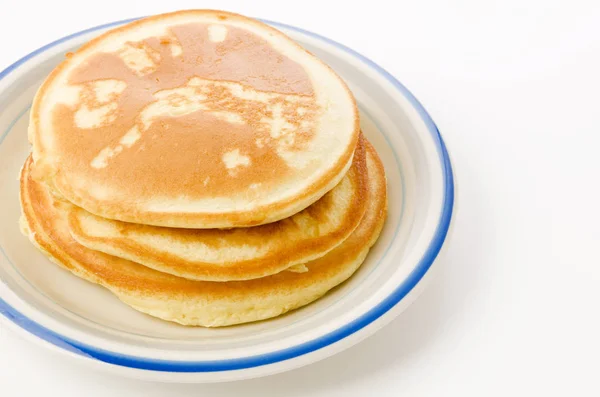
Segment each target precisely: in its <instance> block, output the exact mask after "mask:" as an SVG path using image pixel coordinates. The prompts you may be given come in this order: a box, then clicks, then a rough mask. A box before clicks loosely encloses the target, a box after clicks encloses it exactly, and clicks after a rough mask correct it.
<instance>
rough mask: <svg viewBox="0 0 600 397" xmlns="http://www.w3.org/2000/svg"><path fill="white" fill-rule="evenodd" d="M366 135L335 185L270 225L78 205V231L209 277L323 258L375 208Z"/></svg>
mask: <svg viewBox="0 0 600 397" xmlns="http://www.w3.org/2000/svg"><path fill="white" fill-rule="evenodd" d="M367 184H368V181H367V169H366V156H365V150H364V144H363V139H361V140H360V142H359V145H358V147H357V149H356V152H355V155H354V160H353V165H352V167H350V170H349V171H348V173H347V174H346V176H345V177H344V179H342V181H341V182H340V183H339V184H338V185H337V186H336V187H335V188H333V190H331V191H330V192H328V193H327V194H326V195H325V196H323V197H322V198H321V199H320V200H319V201H317V202H316V203H315V204H313V205H311V206H310V207H308V208H306V209H305V210H303V211H301V212H299V213H297V214H295V215H293V216H291V217H289V218H286V219H282V220H280V221H278V222H274V223H269V224H267V225H261V226H254V227H247V228H235V229H229V230H221V229H174V228H166V227H160V226H148V225H139V224H135V223H128V222H121V221H115V220H111V219H106V218H102V217H99V216H96V215H93V214H91V213H90V212H87V211H86V210H84V209H81V208H79V207H75V206H73V210H72V211H71V213H70V215H69V229H70V231H71V235H72V236H73V237H74V238H75V240H77V242H79V243H80V244H82V245H84V246H86V247H88V248H90V249H93V250H97V251H102V252H104V253H107V254H110V255H114V256H118V257H120V258H124V259H129V260H132V261H134V262H138V263H141V264H142V265H145V266H148V267H151V268H153V269H156V270H158V271H161V272H164V273H170V274H173V275H175V276H179V277H184V278H189V279H193V280H205V281H233V280H249V279H253V278H260V277H265V276H269V275H271V274H275V273H279V272H280V271H282V270H285V269H290V268H291V267H293V266H294V268H292V269H291V270H295V271H305V270H306V269H305V268H304V267H303V266H301V264H303V263H305V262H308V261H310V260H313V259H316V258H319V257H321V256H323V255H325V254H326V253H327V252H329V251H331V250H332V249H334V248H335V247H336V246H338V245H339V244H341V243H342V242H343V241H344V240H345V239H346V238H348V236H349V235H350V234H351V233H352V231H353V230H354V229H355V228H356V227H357V226H358V224H359V222H360V219H361V218H362V216H363V214H364V213H365V210H366V208H367V203H366V200H365V197H366V194H367V189H368V185H367Z"/></svg>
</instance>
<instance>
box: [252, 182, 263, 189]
mask: <svg viewBox="0 0 600 397" xmlns="http://www.w3.org/2000/svg"><path fill="white" fill-rule="evenodd" d="M261 185H262V183H252V184H250V189H258V188H259V187H260V186H261Z"/></svg>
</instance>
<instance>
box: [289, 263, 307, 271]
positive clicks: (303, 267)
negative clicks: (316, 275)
mask: <svg viewBox="0 0 600 397" xmlns="http://www.w3.org/2000/svg"><path fill="white" fill-rule="evenodd" d="M285 270H287V271H288V272H292V273H306V272H307V271H308V267H307V266H306V265H305V264H302V263H301V264H299V265H294V266H292V267H288V268H287V269H285Z"/></svg>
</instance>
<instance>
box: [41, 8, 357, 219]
mask: <svg viewBox="0 0 600 397" xmlns="http://www.w3.org/2000/svg"><path fill="white" fill-rule="evenodd" d="M358 126H359V124H358V111H357V108H356V103H355V101H354V98H353V96H352V94H351V93H350V91H349V90H348V87H347V86H346V84H345V83H344V82H343V81H342V80H341V79H340V78H339V77H338V76H337V75H336V74H335V73H334V72H333V71H332V69H331V68H329V67H328V66H327V65H325V64H324V63H322V62H321V61H320V60H318V59H317V58H316V57H314V56H313V55H311V54H309V53H308V52H307V51H305V50H304V49H303V48H302V47H300V46H299V45H298V44H296V43H295V42H294V41H292V40H291V39H289V38H288V37H287V36H285V35H284V34H283V33H281V32H279V31H277V30H275V29H274V28H271V27H269V26H267V25H265V24H263V23H261V22H258V21H255V20H253V19H249V18H245V17H243V16H240V15H236V14H230V13H225V12H221V11H208V10H193V11H181V12H176V13H172V14H165V15H158V16H154V17H150V18H146V19H143V20H139V21H136V22H133V23H130V24H127V25H125V26H122V27H119V28H117V29H114V30H111V31H109V32H107V33H104V34H102V35H101V36H100V37H98V38H96V39H94V40H92V41H90V42H89V43H87V44H85V45H84V46H83V47H82V48H80V49H79V50H78V51H77V52H75V53H74V54H73V55H71V56H69V57H68V58H67V59H66V60H65V61H64V62H62V63H61V64H60V65H59V66H58V67H57V68H56V69H55V70H54V71H53V72H52V73H51V74H50V76H49V77H48V78H47V80H46V81H45V82H44V84H43V85H42V87H41V88H40V90H39V92H38V93H37V95H36V97H35V100H34V104H33V107H32V111H31V119H30V129H29V138H30V141H31V143H32V144H33V159H34V162H35V164H36V167H35V177H36V178H37V179H39V180H43V181H45V182H46V183H47V184H48V185H49V186H50V187H51V189H52V190H53V191H54V192H55V193H56V194H58V195H60V196H62V197H64V198H65V199H67V200H68V201H70V202H72V203H74V204H76V205H77V206H79V207H82V208H84V209H86V210H87V211H89V212H91V213H93V214H96V215H98V216H102V217H105V218H109V219H116V220H121V221H126V222H132V223H140V224H148V225H157V226H167V227H179V228H229V227H245V226H252V225H259V224H265V223H270V222H274V221H277V220H280V219H284V218H287V217H289V216H291V215H293V214H295V213H297V212H299V211H300V210H302V209H304V208H306V207H308V206H309V205H310V204H312V203H314V202H316V201H317V200H318V199H319V198H321V197H322V196H323V195H324V194H325V193H326V192H328V191H329V190H331V189H332V188H333V187H334V186H336V185H337V184H338V183H339V182H340V180H341V179H342V178H343V176H344V174H345V173H346V171H347V170H348V168H349V167H350V165H351V163H352V156H353V153H354V150H355V148H356V144H357V141H358V135H359V127H358Z"/></svg>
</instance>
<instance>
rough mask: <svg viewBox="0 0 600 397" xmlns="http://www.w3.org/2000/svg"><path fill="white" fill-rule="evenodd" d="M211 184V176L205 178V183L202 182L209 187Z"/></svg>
mask: <svg viewBox="0 0 600 397" xmlns="http://www.w3.org/2000/svg"><path fill="white" fill-rule="evenodd" d="M209 182H210V176H207V177H206V178H204V181H203V182H202V184H203V185H204V186H207V185H208V183H209Z"/></svg>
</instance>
